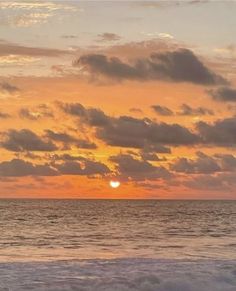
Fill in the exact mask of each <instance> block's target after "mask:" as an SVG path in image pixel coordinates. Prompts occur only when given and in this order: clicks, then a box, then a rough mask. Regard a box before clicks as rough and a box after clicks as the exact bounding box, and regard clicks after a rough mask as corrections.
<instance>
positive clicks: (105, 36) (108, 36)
mask: <svg viewBox="0 0 236 291" xmlns="http://www.w3.org/2000/svg"><path fill="white" fill-rule="evenodd" d="M98 38H99V41H118V40H120V39H121V37H120V36H119V35H118V34H115V33H109V32H105V33H102V34H99V35H98Z"/></svg>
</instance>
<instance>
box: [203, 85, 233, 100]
mask: <svg viewBox="0 0 236 291" xmlns="http://www.w3.org/2000/svg"><path fill="white" fill-rule="evenodd" d="M207 92H208V93H209V94H210V95H211V96H212V97H213V99H214V100H216V101H222V102H236V89H233V88H230V87H220V88H218V89H217V90H208V91H207Z"/></svg>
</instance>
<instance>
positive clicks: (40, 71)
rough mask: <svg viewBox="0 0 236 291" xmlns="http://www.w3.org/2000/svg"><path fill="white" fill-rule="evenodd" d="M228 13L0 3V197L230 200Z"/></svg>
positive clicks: (226, 8) (183, 4)
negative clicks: (118, 182)
mask: <svg viewBox="0 0 236 291" xmlns="http://www.w3.org/2000/svg"><path fill="white" fill-rule="evenodd" d="M235 14H236V1H207V0H206V1H205V0H202V1H197V0H191V1H190V0H189V1H188V0H186V1H50V0H48V1H44V0H41V1H37V0H35V1H33V0H32V1H27V0H25V1H22V0H19V1H14V0H12V1H0V101H1V103H0V104H1V105H0V124H1V126H0V153H1V154H0V198H83V199H90V198H95V199H98V198H99V199H100V198H105V199H106V198H112V199H121V198H127V199H236V151H235V147H236V66H235V61H236V38H235V35H236V18H235ZM111 180H114V181H120V183H121V184H120V187H118V188H116V189H112V188H111V187H110V185H109V181H111Z"/></svg>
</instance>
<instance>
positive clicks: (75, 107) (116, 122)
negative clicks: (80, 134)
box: [60, 103, 198, 152]
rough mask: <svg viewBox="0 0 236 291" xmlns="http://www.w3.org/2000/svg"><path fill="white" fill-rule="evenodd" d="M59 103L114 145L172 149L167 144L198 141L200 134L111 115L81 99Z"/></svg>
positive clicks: (179, 127) (98, 135)
mask: <svg viewBox="0 0 236 291" xmlns="http://www.w3.org/2000/svg"><path fill="white" fill-rule="evenodd" d="M60 107H61V108H62V109H63V111H64V112H65V113H68V114H70V115H72V116H77V117H79V118H80V120H81V122H83V123H85V124H87V125H89V126H93V127H95V128H96V130H95V134H96V137H97V138H99V139H101V140H103V141H104V142H105V143H106V144H108V145H111V146H120V147H133V148H144V147H156V151H157V152H158V151H159V150H160V152H169V149H168V148H166V145H174V146H178V145H191V144H195V143H197V142H198V137H197V135H195V134H194V133H192V132H191V131H190V130H188V129H187V128H185V127H182V126H180V125H178V124H167V123H164V122H162V123H156V122H154V121H152V120H150V119H148V118H143V119H138V118H134V117H130V116H120V117H110V116H108V115H106V114H105V113H104V112H103V111H101V110H99V109H96V108H88V109H86V108H85V107H83V106H82V105H81V104H79V103H71V104H69V103H66V104H60ZM158 148H159V149H158Z"/></svg>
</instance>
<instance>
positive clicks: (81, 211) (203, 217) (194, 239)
mask: <svg viewBox="0 0 236 291" xmlns="http://www.w3.org/2000/svg"><path fill="white" fill-rule="evenodd" d="M0 231H1V233H0V290H81V291H83V290H84V291H85V290H98V291H100V290H101V291H102V290H107V291H108V290H111V291H113V290H118V291H119V290H120V291H129V290H130V291H131V290H132V291H135V290H143V291H146V290H147V291H149V290H150V291H154V290H157V291H159V290H160V291H236V201H163V200H161V201H160V200H0Z"/></svg>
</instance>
